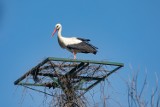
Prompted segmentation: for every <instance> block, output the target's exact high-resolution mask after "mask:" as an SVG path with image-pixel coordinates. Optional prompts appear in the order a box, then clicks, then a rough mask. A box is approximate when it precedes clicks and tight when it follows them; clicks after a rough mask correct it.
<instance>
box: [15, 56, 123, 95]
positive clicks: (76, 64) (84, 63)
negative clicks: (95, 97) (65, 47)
mask: <svg viewBox="0 0 160 107" xmlns="http://www.w3.org/2000/svg"><path fill="white" fill-rule="evenodd" d="M51 61H54V62H56V61H57V62H58V61H60V62H70V63H73V65H72V66H73V67H72V69H71V70H70V71H68V72H66V73H65V74H58V75H57V74H55V73H52V74H51V73H41V72H40V67H42V66H43V65H45V64H46V63H50V64H51V65H52V66H45V67H44V69H47V68H51V69H54V67H55V66H56V65H54V63H52V62H51ZM91 64H95V65H107V66H112V67H113V69H112V70H110V71H108V72H107V73H106V74H104V75H103V76H101V77H96V76H93V77H91V76H83V75H77V74H78V73H79V72H81V71H82V70H83V69H85V68H86V67H88V66H89V65H91ZM63 66H64V67H67V65H62V66H61V67H63ZM123 66H124V64H123V63H117V62H108V61H94V60H78V59H66V58H55V57H48V58H46V59H45V60H43V61H42V62H41V63H39V64H38V65H37V66H35V67H33V68H32V69H31V70H29V71H28V72H26V73H25V74H24V75H23V76H21V77H20V78H18V79H17V80H16V81H15V82H14V84H15V85H21V86H25V87H28V86H43V87H49V88H51V87H54V88H61V89H62V90H63V91H65V89H64V88H65V87H66V86H65V85H64V83H63V81H62V79H64V78H65V79H67V78H72V79H76V80H77V83H78V82H79V81H80V80H82V79H83V80H85V81H86V82H88V81H94V82H92V84H90V85H89V86H87V87H85V88H84V89H80V88H79V89H77V90H83V91H84V92H83V93H82V94H81V95H80V96H82V95H84V94H85V93H86V92H87V91H89V90H90V89H92V88H93V87H94V86H95V85H97V84H98V83H100V82H101V81H103V80H104V79H105V78H107V77H108V76H110V75H111V74H112V73H114V72H116V71H117V70H118V69H120V68H121V67H123ZM57 67H58V66H57ZM68 67H69V66H68ZM97 71H98V69H97ZM29 75H33V77H34V76H44V77H50V78H52V77H56V78H58V82H57V81H54V80H53V82H52V83H42V84H37V83H36V81H35V83H27V82H23V80H24V79H25V78H27V77H28V76H29ZM48 95H49V94H48Z"/></svg>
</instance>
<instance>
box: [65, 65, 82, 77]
mask: <svg viewBox="0 0 160 107" xmlns="http://www.w3.org/2000/svg"><path fill="white" fill-rule="evenodd" d="M84 64H85V63H84V62H81V63H80V64H79V65H78V66H76V67H74V68H73V69H72V70H71V71H69V72H67V73H66V74H65V76H69V75H71V74H72V73H74V72H75V71H76V70H77V69H79V68H80V67H82V66H83V65H84Z"/></svg>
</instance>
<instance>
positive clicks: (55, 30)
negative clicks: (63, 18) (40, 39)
mask: <svg viewBox="0 0 160 107" xmlns="http://www.w3.org/2000/svg"><path fill="white" fill-rule="evenodd" d="M56 32H57V29H54V31H53V33H52V37H53V36H54V34H55V33H56Z"/></svg>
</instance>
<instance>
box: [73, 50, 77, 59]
mask: <svg viewBox="0 0 160 107" xmlns="http://www.w3.org/2000/svg"><path fill="white" fill-rule="evenodd" d="M76 54H77V53H76V51H73V56H74V59H76Z"/></svg>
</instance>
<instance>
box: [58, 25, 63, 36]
mask: <svg viewBox="0 0 160 107" xmlns="http://www.w3.org/2000/svg"><path fill="white" fill-rule="evenodd" d="M61 32H62V27H61V28H59V30H58V37H62V34H61Z"/></svg>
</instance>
